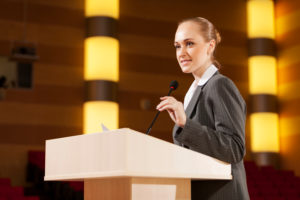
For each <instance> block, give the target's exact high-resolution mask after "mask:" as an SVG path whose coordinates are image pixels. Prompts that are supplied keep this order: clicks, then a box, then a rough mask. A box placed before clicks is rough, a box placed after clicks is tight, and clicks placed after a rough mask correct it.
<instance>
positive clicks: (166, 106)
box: [158, 104, 176, 111]
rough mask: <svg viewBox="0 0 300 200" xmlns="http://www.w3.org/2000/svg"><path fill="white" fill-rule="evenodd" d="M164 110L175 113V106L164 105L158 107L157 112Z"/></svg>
mask: <svg viewBox="0 0 300 200" xmlns="http://www.w3.org/2000/svg"><path fill="white" fill-rule="evenodd" d="M166 109H170V110H172V111H175V109H176V106H175V105H173V104H166V105H164V106H162V107H160V108H159V109H158V110H159V111H164V110H166Z"/></svg>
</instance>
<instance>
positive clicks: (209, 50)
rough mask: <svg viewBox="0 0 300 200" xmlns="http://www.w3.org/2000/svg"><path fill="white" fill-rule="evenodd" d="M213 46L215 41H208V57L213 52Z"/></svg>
mask: <svg viewBox="0 0 300 200" xmlns="http://www.w3.org/2000/svg"><path fill="white" fill-rule="evenodd" d="M215 46H216V41H215V40H211V41H209V46H208V49H207V54H208V55H210V54H212V53H213V52H214V50H215Z"/></svg>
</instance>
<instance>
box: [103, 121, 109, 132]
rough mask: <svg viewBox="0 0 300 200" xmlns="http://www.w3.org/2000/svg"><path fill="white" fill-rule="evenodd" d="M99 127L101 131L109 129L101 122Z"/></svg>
mask: <svg viewBox="0 0 300 200" xmlns="http://www.w3.org/2000/svg"><path fill="white" fill-rule="evenodd" d="M101 128H102V132H104V131H109V129H108V128H107V127H106V126H105V125H104V124H103V123H101Z"/></svg>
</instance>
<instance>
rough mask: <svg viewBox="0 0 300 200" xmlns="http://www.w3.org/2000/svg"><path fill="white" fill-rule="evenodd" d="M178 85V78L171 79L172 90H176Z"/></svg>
mask: <svg viewBox="0 0 300 200" xmlns="http://www.w3.org/2000/svg"><path fill="white" fill-rule="evenodd" d="M177 87H178V82H177V81H176V80H174V81H171V83H170V88H171V89H172V90H176V89H177Z"/></svg>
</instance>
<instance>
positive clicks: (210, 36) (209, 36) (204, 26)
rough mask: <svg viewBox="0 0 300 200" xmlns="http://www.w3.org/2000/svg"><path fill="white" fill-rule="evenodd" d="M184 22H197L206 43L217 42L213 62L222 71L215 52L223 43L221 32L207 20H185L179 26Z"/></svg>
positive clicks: (197, 18) (198, 18)
mask: <svg viewBox="0 0 300 200" xmlns="http://www.w3.org/2000/svg"><path fill="white" fill-rule="evenodd" d="M184 22H195V23H196V24H198V26H199V28H200V33H201V35H202V37H203V38H204V40H205V41H206V42H209V41H211V40H214V41H215V43H216V44H215V48H214V51H213V54H212V58H211V60H212V62H213V64H214V65H215V66H216V67H217V68H219V69H220V68H221V64H220V63H219V62H218V61H217V60H216V59H215V51H216V48H217V46H218V44H219V43H220V42H221V35H220V33H219V31H218V30H217V29H216V27H215V26H214V25H213V24H212V23H211V22H210V21H208V20H207V19H205V18H203V17H194V18H188V19H184V20H182V21H180V22H179V23H178V26H179V25H180V24H182V23H184Z"/></svg>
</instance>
